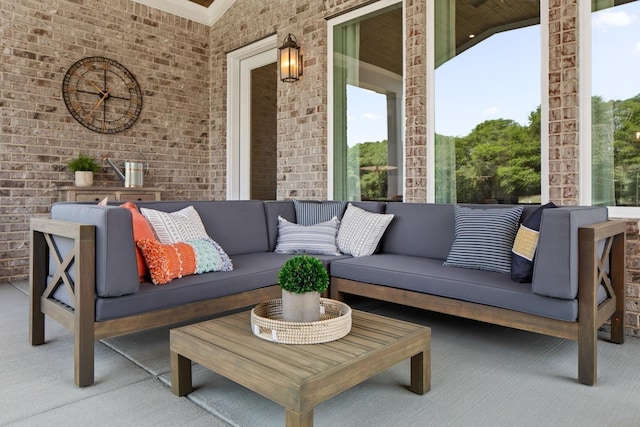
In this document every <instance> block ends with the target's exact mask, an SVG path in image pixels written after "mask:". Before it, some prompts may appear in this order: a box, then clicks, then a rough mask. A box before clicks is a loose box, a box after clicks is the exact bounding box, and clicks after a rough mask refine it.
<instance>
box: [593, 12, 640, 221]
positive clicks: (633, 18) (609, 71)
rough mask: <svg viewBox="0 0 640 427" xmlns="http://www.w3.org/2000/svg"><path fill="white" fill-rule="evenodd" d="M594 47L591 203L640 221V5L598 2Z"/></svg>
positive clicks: (615, 213) (594, 17)
mask: <svg viewBox="0 0 640 427" xmlns="http://www.w3.org/2000/svg"><path fill="white" fill-rule="evenodd" d="M591 46H592V49H591V64H592V67H591V69H592V74H591V76H592V83H591V203H592V204H594V205H606V206H612V207H616V208H615V209H616V211H615V212H612V214H613V215H617V214H620V215H624V216H634V217H637V216H639V215H638V214H639V213H640V212H639V211H638V210H637V209H625V207H626V208H629V207H638V206H640V78H638V73H639V72H640V1H619V0H617V1H613V0H610V1H593V2H592V13H591ZM618 207H622V209H617V208H618Z"/></svg>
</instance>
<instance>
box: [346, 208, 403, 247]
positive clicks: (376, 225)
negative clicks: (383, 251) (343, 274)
mask: <svg viewBox="0 0 640 427" xmlns="http://www.w3.org/2000/svg"><path fill="white" fill-rule="evenodd" d="M392 219H393V214H379V213H373V212H367V211H365V210H364V209H360V208H358V207H356V206H353V205H352V204H351V203H349V204H348V205H347V210H346V211H345V213H344V215H343V216H342V222H341V223H340V229H339V230H338V249H339V250H340V252H342V253H343V254H345V255H351V256H353V257H356V258H357V257H361V256H367V255H371V254H373V253H374V252H375V250H376V247H377V246H378V243H379V242H380V239H381V238H382V235H383V234H384V232H385V231H386V229H387V227H388V226H389V223H390V222H391V220H392Z"/></svg>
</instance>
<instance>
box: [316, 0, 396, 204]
mask: <svg viewBox="0 0 640 427" xmlns="http://www.w3.org/2000/svg"><path fill="white" fill-rule="evenodd" d="M402 19H403V18H402V3H392V2H389V1H380V2H377V3H375V4H372V5H369V6H365V7H363V8H361V9H359V10H357V11H354V12H352V13H349V14H346V15H342V16H340V17H339V18H335V19H332V20H330V21H329V24H328V25H329V34H330V38H329V52H333V54H332V55H330V61H329V66H330V67H331V70H332V73H330V85H331V82H332V88H333V90H332V100H331V99H330V106H331V107H330V108H331V109H332V110H331V111H332V112H333V120H330V122H331V123H330V129H329V130H330V132H331V129H333V131H332V132H331V135H332V137H333V144H332V152H333V156H332V157H333V158H332V160H333V175H332V177H333V182H332V188H330V191H329V193H330V194H331V193H332V195H333V198H334V199H340V200H402V190H403V181H404V179H403V163H402V161H403V142H402V138H403V131H402V129H403V127H402V122H403V119H402V111H403V108H402V106H403V80H402V79H403V41H402V40H403V32H402V28H403V25H402ZM331 78H332V80H331ZM330 87H331V86H330ZM329 117H331V115H330V116H329ZM330 153H331V152H330ZM330 185H331V183H330Z"/></svg>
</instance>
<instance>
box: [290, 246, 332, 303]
mask: <svg viewBox="0 0 640 427" xmlns="http://www.w3.org/2000/svg"><path fill="white" fill-rule="evenodd" d="M278 284H279V285H280V287H281V288H282V289H283V290H285V291H287V292H292V293H295V294H302V293H306V292H320V293H322V292H324V291H326V290H327V288H328V287H329V274H328V273H327V270H326V268H324V264H323V263H322V261H320V260H319V259H318V258H314V257H311V256H308V255H298V256H295V257H293V258H291V259H289V260H287V262H285V263H284V264H283V265H282V268H281V269H280V272H279V273H278Z"/></svg>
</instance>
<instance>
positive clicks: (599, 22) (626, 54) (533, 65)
mask: <svg viewBox="0 0 640 427" xmlns="http://www.w3.org/2000/svg"><path fill="white" fill-rule="evenodd" d="M592 27H593V28H592V34H593V36H592V55H593V59H594V60H593V81H594V82H593V87H592V93H593V94H595V95H600V96H602V97H603V98H604V99H606V100H609V99H626V98H629V97H631V96H634V95H637V94H640V1H635V2H632V3H628V4H625V5H622V6H618V7H615V8H610V9H605V10H603V11H600V12H597V13H595V14H593V15H592ZM514 46H517V47H518V48H517V49H514ZM435 79H436V91H435V96H436V98H435V101H436V112H437V113H436V132H437V133H439V134H443V135H448V136H465V135H468V134H469V132H471V130H472V129H473V128H474V127H475V126H476V125H478V124H480V123H482V122H483V121H485V120H491V119H499V118H504V119H511V120H515V121H516V122H518V123H520V124H522V125H526V124H527V123H528V117H529V114H530V113H531V112H532V111H535V109H536V108H537V107H538V106H539V105H540V99H541V87H540V81H541V77H540V26H539V25H536V26H533V27H528V28H523V29H520V30H516V31H509V32H505V33H500V34H496V35H494V36H492V37H490V38H489V39H487V40H484V41H483V42H481V43H479V44H478V45H476V46H474V47H473V48H471V49H468V50H467V51H465V52H463V53H462V54H460V55H458V56H457V57H456V58H455V59H454V60H451V61H448V62H447V63H445V64H443V65H442V66H440V67H439V68H438V70H436V76H435ZM347 99H348V100H349V111H348V112H347V140H348V141H349V145H350V146H353V145H355V144H357V143H360V142H365V141H380V140H384V139H386V137H387V136H386V135H387V131H386V101H385V97H384V96H383V95H380V94H377V93H375V92H372V91H368V90H365V89H360V88H353V87H349V88H348V91H347ZM352 107H353V108H352Z"/></svg>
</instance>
